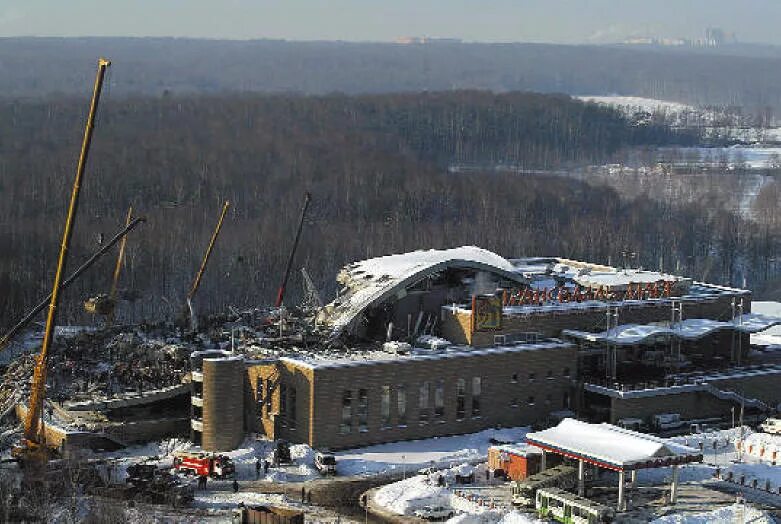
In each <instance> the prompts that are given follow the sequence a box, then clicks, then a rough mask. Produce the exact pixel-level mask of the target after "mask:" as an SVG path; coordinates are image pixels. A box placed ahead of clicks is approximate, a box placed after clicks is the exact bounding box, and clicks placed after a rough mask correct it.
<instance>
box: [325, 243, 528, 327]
mask: <svg viewBox="0 0 781 524" xmlns="http://www.w3.org/2000/svg"><path fill="white" fill-rule="evenodd" d="M448 267H463V268H470V269H476V270H479V271H489V272H493V273H498V274H500V275H501V276H503V277H504V278H506V279H509V280H514V281H518V282H524V279H523V276H522V275H521V274H520V273H518V272H517V271H516V269H515V266H513V265H512V264H511V263H510V262H509V261H508V260H507V259H505V258H503V257H501V256H499V255H497V254H496V253H492V252H491V251H488V250H485V249H481V248H479V247H475V246H463V247H458V248H454V249H444V250H436V249H431V250H427V251H413V252H411V253H403V254H398V255H388V256H384V257H377V258H371V259H368V260H363V261H360V262H354V263H352V264H349V265H347V266H345V267H344V268H343V269H342V270H341V271H340V273H339V276H338V278H337V280H338V281H339V283H341V284H343V285H344V286H346V287H347V290H348V291H347V293H346V294H345V295H343V296H341V297H338V298H337V299H336V300H334V301H333V302H332V303H331V304H329V305H328V306H326V308H325V309H326V311H328V310H331V313H330V315H329V316H330V318H329V319H328V322H329V323H330V324H331V325H332V327H333V329H334V332H340V331H342V330H343V329H345V328H346V327H347V326H348V325H350V324H351V323H352V322H353V320H355V319H356V317H357V316H358V315H359V314H360V313H361V312H363V311H364V310H365V309H366V308H367V307H369V306H371V305H372V304H374V303H377V302H380V301H381V300H383V299H385V298H388V297H389V296H391V294H393V293H396V292H401V290H402V289H404V288H405V287H406V286H410V285H413V284H415V283H416V282H418V281H419V280H420V279H421V278H423V277H425V276H426V275H429V274H431V273H434V272H436V271H439V270H442V269H446V268H448Z"/></svg>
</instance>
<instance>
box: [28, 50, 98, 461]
mask: <svg viewBox="0 0 781 524" xmlns="http://www.w3.org/2000/svg"><path fill="white" fill-rule="evenodd" d="M109 65H111V62H109V61H108V60H106V59H105V58H100V59H99V60H98V72H97V75H96V76H95V86H94V88H93V91H92V102H91V104H90V108H89V116H88V117H87V125H86V127H85V129H84V140H83V142H82V144H81V154H80V155H79V163H78V165H77V167H76V179H75V180H74V181H73V190H72V192H71V198H70V204H69V205H68V216H67V218H66V219H65V227H64V229H63V232H62V243H61V245H60V256H59V258H58V260H57V272H56V273H55V274H54V285H53V286H52V294H51V300H50V301H49V312H48V315H47V316H46V329H45V330H44V334H43V343H42V345H41V352H40V353H39V354H38V356H37V357H36V361H35V369H34V371H33V379H32V385H31V388H30V401H29V406H28V409H27V416H26V418H25V421H24V437H23V439H22V446H21V447H20V448H17V450H16V454H17V456H19V457H20V458H21V459H23V460H27V461H31V462H32V461H34V462H44V461H45V460H47V458H48V456H49V450H48V448H47V447H46V434H45V426H44V423H43V419H42V413H43V402H44V399H45V396H46V373H47V364H48V357H49V348H50V347H51V344H52V340H53V338H54V326H55V322H56V319H57V307H58V305H59V302H60V283H61V281H62V278H63V272H64V270H65V264H66V262H67V260H68V247H69V245H70V240H71V236H72V235H73V224H74V222H75V218H76V211H77V209H78V207H79V195H80V193H81V183H82V179H83V178H84V168H85V166H86V164H87V156H88V155H89V148H90V144H91V143H92V131H93V129H94V126H95V114H96V113H97V109H98V102H99V101H100V92H101V90H102V88H103V79H104V78H105V75H106V69H108V67H109Z"/></svg>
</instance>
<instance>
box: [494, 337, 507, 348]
mask: <svg viewBox="0 0 781 524" xmlns="http://www.w3.org/2000/svg"><path fill="white" fill-rule="evenodd" d="M506 344H507V335H494V346H504V345H506Z"/></svg>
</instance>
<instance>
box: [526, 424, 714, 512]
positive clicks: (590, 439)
mask: <svg viewBox="0 0 781 524" xmlns="http://www.w3.org/2000/svg"><path fill="white" fill-rule="evenodd" d="M526 442H528V443H529V444H530V445H532V446H536V447H538V448H540V449H541V450H542V452H543V459H542V464H543V465H542V468H543V469H545V462H546V461H545V454H546V453H548V452H552V453H556V454H558V455H562V456H564V457H567V458H570V459H575V460H577V461H578V464H579V467H578V494H579V495H581V496H582V495H583V491H584V487H583V486H584V473H583V466H584V464H593V465H595V466H598V467H601V468H605V469H610V470H613V471H617V472H618V479H619V480H618V509H619V510H623V509H624V489H625V478H626V477H625V474H626V472H627V471H629V472H631V474H632V484H633V485H634V484H635V482H636V478H637V477H636V472H637V470H639V469H651V468H660V467H667V466H672V468H673V484H672V488H671V502H675V493H676V490H677V484H678V466H679V465H680V464H687V463H690V462H700V461H702V452H701V451H700V450H699V449H695V448H691V447H689V446H684V445H682V444H678V443H675V442H672V441H670V440H666V439H662V438H659V437H655V436H653V435H647V434H645V433H638V432H636V431H630V430H628V429H623V428H619V427H618V426H613V425H611V424H589V423H587V422H581V421H579V420H575V419H572V418H567V419H564V420H562V421H561V422H560V423H559V425H558V426H555V427H552V428H549V429H546V430H543V431H537V432H534V433H528V434H527V435H526Z"/></svg>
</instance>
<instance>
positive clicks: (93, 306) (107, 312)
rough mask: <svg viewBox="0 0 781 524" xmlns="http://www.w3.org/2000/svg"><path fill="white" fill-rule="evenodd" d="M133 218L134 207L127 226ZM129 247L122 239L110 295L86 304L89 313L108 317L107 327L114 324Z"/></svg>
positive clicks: (92, 299) (130, 212)
mask: <svg viewBox="0 0 781 524" xmlns="http://www.w3.org/2000/svg"><path fill="white" fill-rule="evenodd" d="M132 216H133V207H132V206H131V207H130V209H128V211H127V218H126V219H125V226H127V225H128V224H130V221H131V220H132ZM126 245H127V237H125V236H123V237H122V242H121V243H120V244H119V253H118V254H117V263H116V264H115V266H114V273H113V278H112V280H111V290H110V291H109V293H108V294H100V295H96V296H94V297H90V298H89V299H87V301H86V302H84V310H85V311H86V312H87V313H92V314H93V315H94V314H99V315H104V316H105V317H106V326H107V327H108V326H111V325H112V324H113V323H114V311H115V310H116V307H117V284H118V283H119V275H120V273H121V272H122V264H123V262H124V260H125V246H126Z"/></svg>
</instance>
